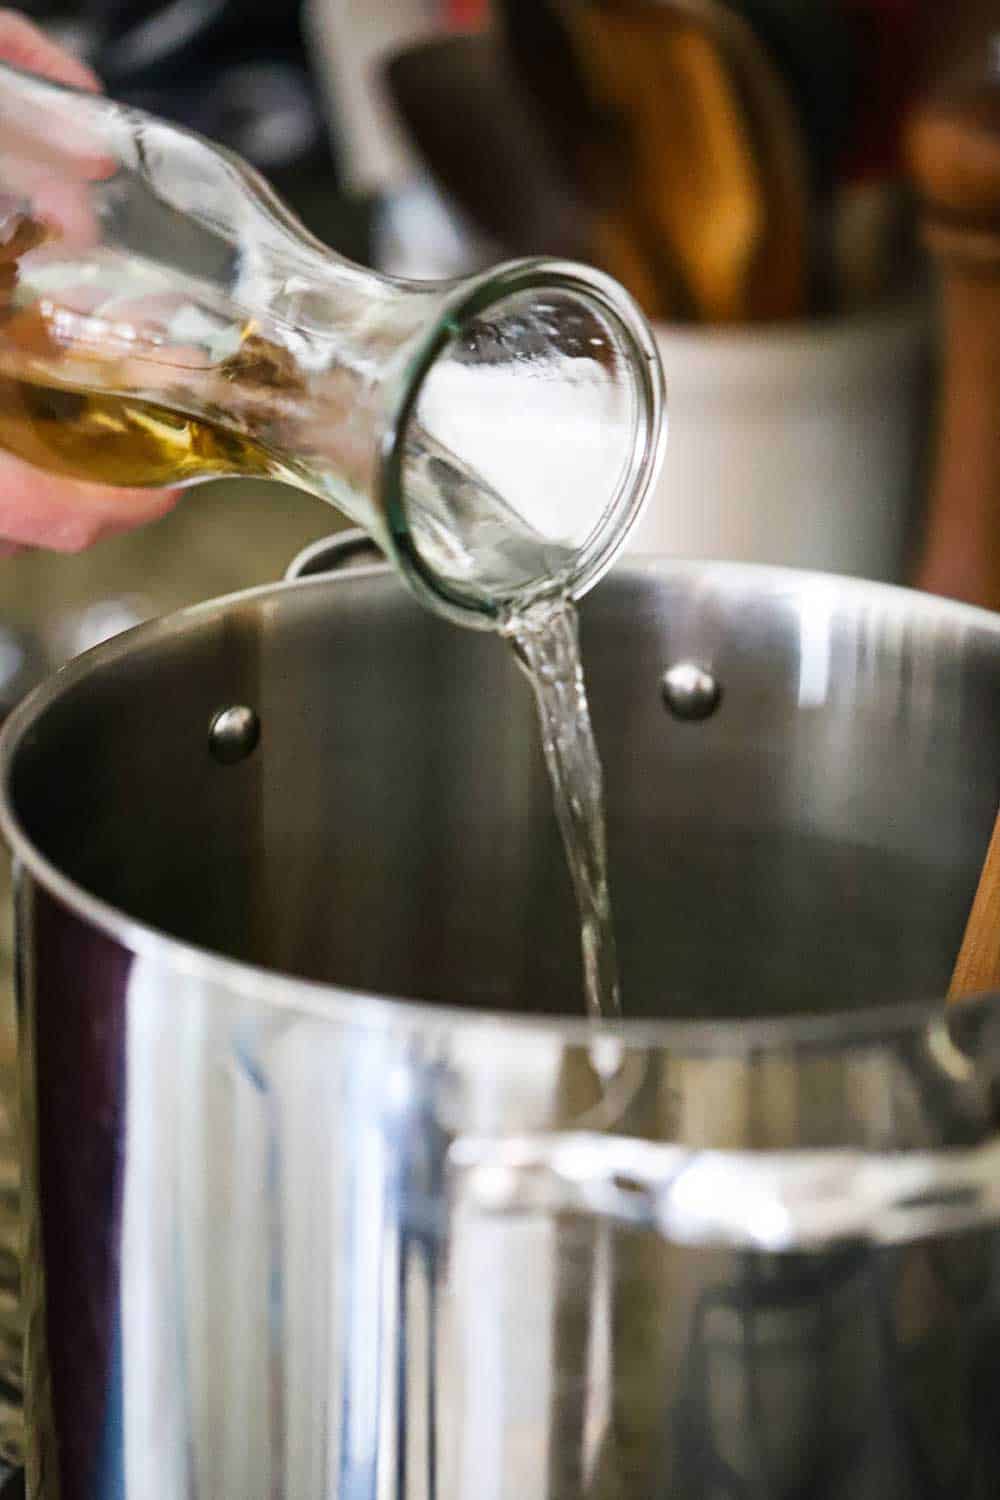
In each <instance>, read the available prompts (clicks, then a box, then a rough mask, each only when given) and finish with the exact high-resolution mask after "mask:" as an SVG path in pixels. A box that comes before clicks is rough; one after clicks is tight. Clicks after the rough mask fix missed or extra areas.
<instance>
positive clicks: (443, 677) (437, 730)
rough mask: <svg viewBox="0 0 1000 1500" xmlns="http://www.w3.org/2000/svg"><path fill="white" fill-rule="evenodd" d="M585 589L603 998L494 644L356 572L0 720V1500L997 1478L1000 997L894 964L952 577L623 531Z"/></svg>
mask: <svg viewBox="0 0 1000 1500" xmlns="http://www.w3.org/2000/svg"><path fill="white" fill-rule="evenodd" d="M337 545H338V546H340V545H341V544H339V543H338V544H337ZM332 561H333V559H331V558H330V557H329V556H327V555H326V554H323V555H322V556H320V555H318V554H316V553H315V552H314V553H313V554H312V557H311V560H310V561H309V562H308V564H303V566H302V568H300V569H299V571H310V570H312V571H316V570H317V569H319V568H322V567H324V566H329V565H330V564H331V562H332ZM582 615H583V626H582V635H583V649H584V659H585V664H586V669H587V674H588V679H589V684H590V689H591V695H592V702H593V714H594V720H595V726H596V731H597V735H598V739H599V742H600V745H601V748H602V751H603V754H604V759H605V766H606V780H607V792H608V806H609V840H610V848H611V858H612V876H613V898H614V904H615V910H616V914H617V925H618V935H619V947H620V952H621V960H622V968H623V995H624V1007H625V1012H626V1017H627V1019H626V1020H625V1021H624V1022H623V1023H622V1024H620V1025H617V1026H605V1027H594V1026H591V1025H590V1024H588V1023H587V1022H586V1021H585V1020H584V1018H583V1013H582V997H581V988H580V972H579V955H578V934H577V930H576V925H575V920H574V909H573V903H572V896H571V888H570V884H569V880H568V878H567V875H566V871H565V867H564V863H563V859H562V854H561V849H560V845H559V840H558V834H557V830H556V827H555V823H554V819H553V814H552V809H551V803H550V798H549V791H548V787H547V783H546V778H545V774H544V768H543V764H542V760H541V755H540V752H539V748H538V744H537V737H536V732H535V726H534V719H533V706H532V702H531V698H530V693H529V690H528V687H527V684H526V683H525V681H524V680H523V678H522V676H521V674H520V672H519V670H518V669H517V666H516V664H515V662H514V660H513V658H512V657H511V655H510V654H509V652H508V651H507V650H506V648H504V647H503V646H502V645H501V643H500V642H499V641H497V640H496V639H493V638H491V637H486V636H482V635H480V634H478V633H475V632H467V631H460V630H455V629H453V628H451V627H449V626H448V625H446V624H443V623H442V622H441V621H439V620H436V619H434V618H432V617H431V616H430V615H428V614H426V613H423V612H422V611H421V610H420V609H419V607H418V606H417V605H415V604H414V602H413V601H412V600H411V599H410V598H409V597H408V596H407V595H406V594H405V593H404V592H403V591H402V590H401V589H400V588H399V585H398V582H397V580H396V579H395V578H394V576H393V575H391V574H390V573H389V572H388V571H386V570H385V569H383V568H380V567H377V566H362V567H360V568H355V569H352V570H346V571H343V572H342V573H341V575H340V576H337V577H330V576H319V577H315V578H312V579H308V580H301V579H300V580H298V581H294V582H286V583H283V584H279V585H276V586H274V587H270V588H265V589H262V590H257V591H255V592H252V593H247V594H243V595H240V596H236V597H233V598H230V599H227V600H222V601H219V602H213V603H210V604H208V605H205V606H203V607H199V608H196V609H193V610H190V611H187V612H185V613H183V614H180V615H177V616H175V617H172V618H168V619H165V620H162V621H159V622H157V623H154V624H151V625H147V626H144V627H142V628H140V629H138V630H136V631H134V632H131V633H129V634H128V635H126V636H123V637H121V638H119V639H117V640H115V641H113V642H111V643H109V644H107V645H105V646H102V647H100V648H99V649H97V650H96V651H94V652H92V653H90V654H88V655H87V656H85V657H83V658H81V659H79V660H78V661H76V662H75V663H74V664H72V665H71V666H70V667H69V668H68V669H66V670H64V671H63V672H62V673H61V674H59V675H58V676H57V677H55V678H54V679H52V680H50V681H49V682H48V683H47V684H45V685H44V686H43V687H42V688H41V689H40V690H39V691H37V692H36V693H35V694H34V695H33V696H32V697H31V698H30V699H29V700H28V702H27V703H26V704H25V705H23V706H22V707H21V708H20V709H19V710H17V712H16V713H15V714H14V716H13V718H12V719H11V721H10V722H9V724H8V726H7V728H6V730H5V732H4V735H3V739H2V751H0V755H2V762H0V775H2V814H0V815H2V819H3V823H4V826H5V831H6V834H7V837H8V839H9V840H10V841H11V842H12V845H13V848H14V851H15V854H16V861H17V880H16V901H17V917H18V929H19V969H20V975H19V985H20V1004H21V1008H22V1019H23V1033H22V1073H23V1079H22V1082H23V1096H24V1097H23V1103H24V1128H25V1135H26V1141H27V1146H28V1151H27V1155H28V1163H27V1173H28V1191H27V1195H26V1196H27V1199H28V1209H29V1214H28V1246H27V1269H26V1278H25V1280H26V1294H25V1295H26V1303H27V1312H28V1335H27V1337H28V1368H27V1380H28V1401H29V1418H30V1431H31V1455H30V1466H29V1474H28V1487H29V1494H30V1495H31V1496H32V1497H34V1500H56V1497H59V1500H112V1497H113V1500H154V1497H155V1500H581V1497H588V1500H869V1497H871V1500H876V1497H877V1500H957V1497H959V1496H961V1497H962V1500H996V1496H997V1495H998V1494H1000V1438H998V1435H997V1423H996V1418H995V1412H996V1400H997V1393H998V1391H1000V1232H998V1225H1000V1132H998V1122H997V1116H998V1098H1000V1096H998V1093H997V1089H996V1080H997V1077H998V1072H1000V1015H998V1012H997V1010H996V1009H995V1007H994V1006H993V1005H992V1003H991V1002H989V1001H983V1002H976V1003H973V1004H969V1005H966V1006H962V1007H958V1008H957V1009H955V1010H954V1011H953V1012H951V1013H950V1014H946V1013H945V1010H944V1007H943V1005H942V1003H941V1000H940V997H941V996H942V995H943V994H944V991H945V988H946V985H947V980H948V975H949V970H950V967H951V964H952V961H953V959H954V956H955V953H956V950H957V946H958V942H959V939H960V936H961V932H962V927H963V923H964V920H965V917H966V914H967V912H968V908H969V904H970V901H971V897H972V894H973V891H974V888H975V883H976V878H977V874H978V870H979V866H980V863H981V860H982V857H983V854H984V851H985V848H986V844H987V841H988V836H989V832H990V828H991V826H992V822H993V818H994V815H995V812H996V806H997V799H998V792H1000V753H998V751H1000V618H994V617H993V616H989V615H986V614H982V613H979V612H976V611H973V610H970V609H967V608H963V607H961V606H958V605H954V604H949V603H944V602H941V601H936V600H932V599H930V598H925V597H921V596H918V595H914V594H908V593H904V592H901V591H898V590H893V589H888V588H883V587H877V586H874V585H868V584H862V583H856V582H848V581H844V580H839V579H833V578H827V577H819V576H812V575H803V574H796V573H790V572H782V571H771V570H763V569H754V568H748V567H730V566H715V565H700V566H684V565H678V564H675V563H666V562H658V561H650V562H648V563H643V564H636V565H634V566H631V567H627V568H623V569H620V570H619V571H618V572H616V573H614V574H612V575H611V577H610V578H609V579H608V580H607V581H606V582H605V583H604V584H603V585H602V587H600V588H599V589H597V590H596V591H595V593H594V594H593V595H592V596H591V597H589V598H588V599H587V600H586V602H585V605H584V607H583V611H582Z"/></svg>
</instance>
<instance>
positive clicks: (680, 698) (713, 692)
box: [660, 661, 722, 721]
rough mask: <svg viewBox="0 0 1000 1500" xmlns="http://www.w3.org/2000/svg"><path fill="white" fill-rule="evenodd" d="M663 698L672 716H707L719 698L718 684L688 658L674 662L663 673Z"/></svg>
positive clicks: (704, 717)
mask: <svg viewBox="0 0 1000 1500" xmlns="http://www.w3.org/2000/svg"><path fill="white" fill-rule="evenodd" d="M660 686H661V689H662V691H663V701H664V703H665V704H666V705H667V707H668V708H669V710H670V712H671V713H672V714H673V716H674V718H675V719H687V720H689V721H694V720H697V719H708V718H711V716H712V714H714V713H715V710H716V709H717V708H718V706H719V704H720V703H721V702H722V687H721V685H720V683H719V682H718V680H717V679H716V678H715V677H713V676H712V674H711V672H706V671H705V669H704V667H699V666H696V664H695V663H694V662H691V661H681V662H678V663H677V665H676V666H674V667H670V668H669V669H668V670H667V671H666V672H664V674H663V679H662V681H661V684H660Z"/></svg>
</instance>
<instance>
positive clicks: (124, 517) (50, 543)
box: [0, 9, 179, 556]
mask: <svg viewBox="0 0 1000 1500" xmlns="http://www.w3.org/2000/svg"><path fill="white" fill-rule="evenodd" d="M0 61H2V62H8V63H11V64H12V65H13V66H14V67H16V68H22V69H24V70H25V71H26V72H31V73H39V74H42V75H43V76H44V77H46V78H52V79H54V80H55V81H56V82H57V83H65V84H69V85H70V86H71V87H73V88H80V89H88V90H91V91H94V92H96V91H98V90H99V89H100V82H99V80H98V79H97V77H96V76H95V74H94V73H92V72H91V70H90V68H88V67H87V66H86V65H85V64H84V63H82V62H79V61H78V60H77V59H76V58H74V57H72V56H71V55H70V54H69V53H68V52H64V51H63V49H62V48H61V47H59V46H57V45H56V43H55V42H53V41H51V40H50V39H49V38H48V37H47V36H45V35H44V33H43V32H41V31H39V30H38V28H37V27H35V26H33V25H32V23H31V22H30V21H28V20H27V19H26V18H25V17H24V16H22V15H19V14H18V13H17V12H16V11H12V10H2V9H0ZM2 399H3V397H2V393H0V400H2ZM178 493H179V492H178V491H176V490H155V489H117V488H113V487H111V486H110V485H99V484H82V483H80V482H78V481H77V480H73V479H63V478H59V477H56V476H54V475H51V474H47V473H45V472H43V471H42V470H41V469H36V468H34V467H32V465H30V464H27V463H24V462H22V460H21V459H18V458H14V457H13V456H12V455H10V454H7V453H4V452H2V451H0V556H9V555H11V554H12V553H14V552H17V551H18V550H19V549H20V548H21V547H26V546H27V547H45V548H48V549H50V550H52V551H56V552H79V551H82V550H83V548H85V547H89V546H90V545H91V543H93V542H96V541H98V540H100V539H102V538H104V537H108V536H113V535H116V534H117V533H119V532H122V531H130V530H132V529H133V528H134V527H136V526H142V525H144V524H146V522H149V521H155V520H157V519H158V518H159V517H160V516H162V515H164V514H165V513H166V512H167V511H168V510H169V509H170V508H171V506H172V505H174V504H175V502H176V500H177V498H178Z"/></svg>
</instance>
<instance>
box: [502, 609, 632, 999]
mask: <svg viewBox="0 0 1000 1500" xmlns="http://www.w3.org/2000/svg"><path fill="white" fill-rule="evenodd" d="M505 633H506V635H507V636H508V637H509V639H510V640H511V642H512V644H513V646H514V650H515V653H516V655H517V657H518V660H519V661H520V663H521V665H522V667H523V668H524V670H525V671H526V673H527V676H528V679H529V681H530V682H531V687H532V691H533V692H534V695H535V702H536V705H537V708H538V726H539V730H540V732H541V737H542V750H543V753H544V755H545V764H546V766H547V768H548V773H549V780H550V782H551V784H552V800H553V804H554V807H555V813H556V819H557V821H558V823H559V831H560V833H561V835H562V840H563V846H564V848H565V850H566V862H567V864H568V866H569V873H570V877H571V879H572V881H573V887H574V890H575V892H576V900H577V906H578V908H579V913H580V947H581V952H582V957H583V984H584V996H585V1000H586V1006H587V1013H588V1015H589V1016H591V1017H592V1018H593V1019H594V1020H601V1019H604V1020H609V1019H613V1018H614V1017H617V1016H619V1015H621V996H620V992H619V983H618V957H617V952H616V948H615V930H614V922H613V919H612V913H611V895H610V890H609V886H608V854H607V834H606V829H605V819H604V778H603V773H602V769H601V758H600V755H599V753H598V750H597V743H596V741H595V739H594V730H593V726H592V724H591V721H590V706H589V704H588V702H587V689H586V684H585V682H584V677H583V665H582V662H581V660H580V635H579V622H578V618H577V612H576V609H575V607H574V605H573V604H572V602H571V601H570V600H569V599H565V598H559V599H555V600H551V599H546V600H539V601H537V602H536V603H535V604H533V605H532V606H531V607H530V608H529V609H527V610H524V611H523V612H522V613H520V614H518V615H516V616H515V617H513V618H512V619H511V620H510V621H509V623H508V624H507V626H506V629H505Z"/></svg>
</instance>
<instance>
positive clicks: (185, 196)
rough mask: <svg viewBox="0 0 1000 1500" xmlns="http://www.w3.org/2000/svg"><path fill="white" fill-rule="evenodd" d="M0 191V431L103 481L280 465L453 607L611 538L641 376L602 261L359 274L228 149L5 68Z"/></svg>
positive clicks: (465, 613) (558, 577)
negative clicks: (410, 277)
mask: <svg viewBox="0 0 1000 1500" xmlns="http://www.w3.org/2000/svg"><path fill="white" fill-rule="evenodd" d="M458 128H460V127H458ZM0 193H2V195H3V196H2V198H0V446H3V447H6V448H7V449H9V450H10V451H12V452H14V453H17V454H19V455H20V456H21V457H23V458H26V459H28V460H30V461H32V462H34V463H37V464H40V465H42V466H44V467H46V468H48V469H50V470H55V471H57V472H61V473H64V474H68V475H71V476H73V477H76V478H79V479H92V480H100V481H103V482H111V483H120V484H123V485H125V484H127V485H136V484H140V485H141V484H149V485H161V484H192V483H197V482H199V481H202V480H206V479H212V478H217V477H220V476H222V475H241V474H249V475H267V476H272V477H275V478H279V479H282V480H284V481H286V482H290V483H292V484H295V485H298V486H300V487H302V488H304V489H307V490H309V491H311V492H313V493H315V494H317V495H319V496H321V497H322V498H324V499H326V500H328V501H330V502H331V503H333V504H334V505H336V506H337V507H338V508H339V509H340V510H341V511H343V512H344V513H345V514H346V515H347V516H349V517H350V518H351V519H353V520H354V521H355V522H357V523H358V524H360V525H362V526H364V527H365V528H366V529H367V530H368V532H369V533H370V534H371V535H372V537H373V538H374V539H375V541H376V542H377V543H378V544H379V545H380V546H381V547H382V548H383V549H384V550H385V551H386V552H387V554H388V555H389V556H390V557H391V558H392V559H393V561H394V562H395V563H396V565H397V567H398V568H399V569H400V571H401V572H402V574H403V575H404V577H405V578H406V579H407V580H408V581H409V582H410V584H411V585H412V586H413V587H414V588H415V589H416V591H417V592H418V594H419V595H421V596H422V597H423V598H424V599H425V600H427V601H428V602H430V603H431V604H432V605H433V606H434V607H435V608H437V609H438V610H439V611H441V612H443V613H445V614H447V615H449V616H451V617H452V618H455V619H458V620H460V621H462V622H463V623H465V624H478V625H483V626H489V625H491V624H495V623H496V622H497V621H498V620H500V619H502V618H503V617H504V616H505V615H506V614H507V613H509V612H510V611H511V610H512V609H514V608H517V607H520V606H522V605H524V604H526V603H528V602H530V601H531V599H532V598H534V597H536V596H538V595H540V594H542V593H544V592H546V591H550V592H555V591H562V592H568V593H570V594H572V595H574V596H579V595H580V594H582V593H583V592H584V591H585V590H586V589H587V588H588V587H589V586H590V585H591V584H592V583H593V582H594V581H596V579H597V578H598V577H599V576H600V575H601V573H602V572H603V571H604V570H605V569H606V568H607V567H608V566H609V564H610V563H611V562H612V560H613V559H614V557H615V555H616V554H617V552H618V551H619V550H620V548H621V546H622V545H623V543H624V541H625V538H626V536H627V534H628V531H629V529H630V526H631V523H632V522H633V521H634V520H635V518H636V516H637V514H638V511H639V509H640V506H641V504H642V501H643V498H644V496H645V493H646V491H647V489H648V487H649V484H650V481H651V479H652V477H653V476H654V474H655V471H656V467H657V463H658V460H659V454H660V447H661V436H662V426H663V423H662V409H663V385H662V374H661V371H660V366H659V363H658V359H657V355H656V350H655V345H654V342H653V339H652V336H651V333H650V330H649V328H648V326H647V324H646V323H645V321H644V319H643V318H642V316H641V314H640V313H639V312H638V310H637V308H636V307H635V305H634V304H633V303H632V301H631V300H630V298H629V297H628V296H627V295H626V293H625V292H624V291H623V290H622V289H621V288H620V287H619V286H618V285H617V284H616V283H615V282H613V281H611V280H610V279H608V278H607V277H605V276H602V275H600V274H599V273H597V272H596V271H593V270H590V269H587V268H585V267H581V266H577V265H573V264H570V263H566V262H561V261H554V260H531V261H520V262H516V263H511V264H508V265H504V266H501V267H498V268H497V269H495V270H493V271H490V272H488V273H486V274H484V275H481V276H477V277H474V278H470V279H468V280H464V281H461V282H457V283H448V284H440V283H435V284H428V283H412V282H410V283H406V282H400V281H394V280H390V279H387V278H385V277H381V276H377V275H375V274H373V273H371V272H370V271H366V270H362V269H361V268H359V267H357V266H354V265H351V264H350V263H348V262H347V261H344V260H343V259H341V258H340V257H339V256H337V255H336V254H334V253H333V252H332V251H330V250H329V249H327V248H326V247H325V246H323V245H322V244H321V243H319V242H318V241H317V240H315V239H313V238H311V237H310V236H309V235H308V233H307V232H306V231H305V230H304V229H303V228H302V226H301V225H300V224H299V223H298V222H297V221H296V220H295V219H294V218H293V217H292V216H291V214H290V213H289V212H288V211H287V210H286V209H285V208H284V207H283V205H282V204H281V203H280V202H279V201H278V200H277V199H276V198H275V196H274V195H273V194H272V192H271V191H270V189H269V188H268V187H267V186H266V185H265V183H264V182H263V181H262V180H261V179H260V178H259V177H258V176H257V175H256V174H255V173H254V172H253V171H252V170H250V169H249V168H248V167H247V166H246V165H245V164H244V163H242V162H241V161H239V160H237V159H236V158H234V157H233V156H231V155H229V154H228V153H226V152H224V151H221V150H218V149H216V148H214V147H212V146H211V145H209V144H208V143H206V142H205V141H203V140H201V139H199V138H197V137H195V136H193V135H190V134H188V133H187V132H184V131H181V130H178V129H176V128H175V127H173V126H170V125H167V124H165V123H163V122H161V121H158V120H155V119H152V118H150V117H148V116H145V115H143V114H141V113H138V112H136V111H134V110H131V109H125V108H123V107H121V106H119V105H117V104H115V103H113V102H111V101H109V100H107V99H104V98H101V97H98V96H93V95H89V94H81V93H78V92H76V91H73V90H69V89H66V88H63V87H60V86H58V85H55V84H52V83H49V82H47V81H43V80H41V79H38V78H35V77H33V76H30V75H26V74H22V73H18V72H17V71H15V70H13V69H11V68H9V67H0Z"/></svg>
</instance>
